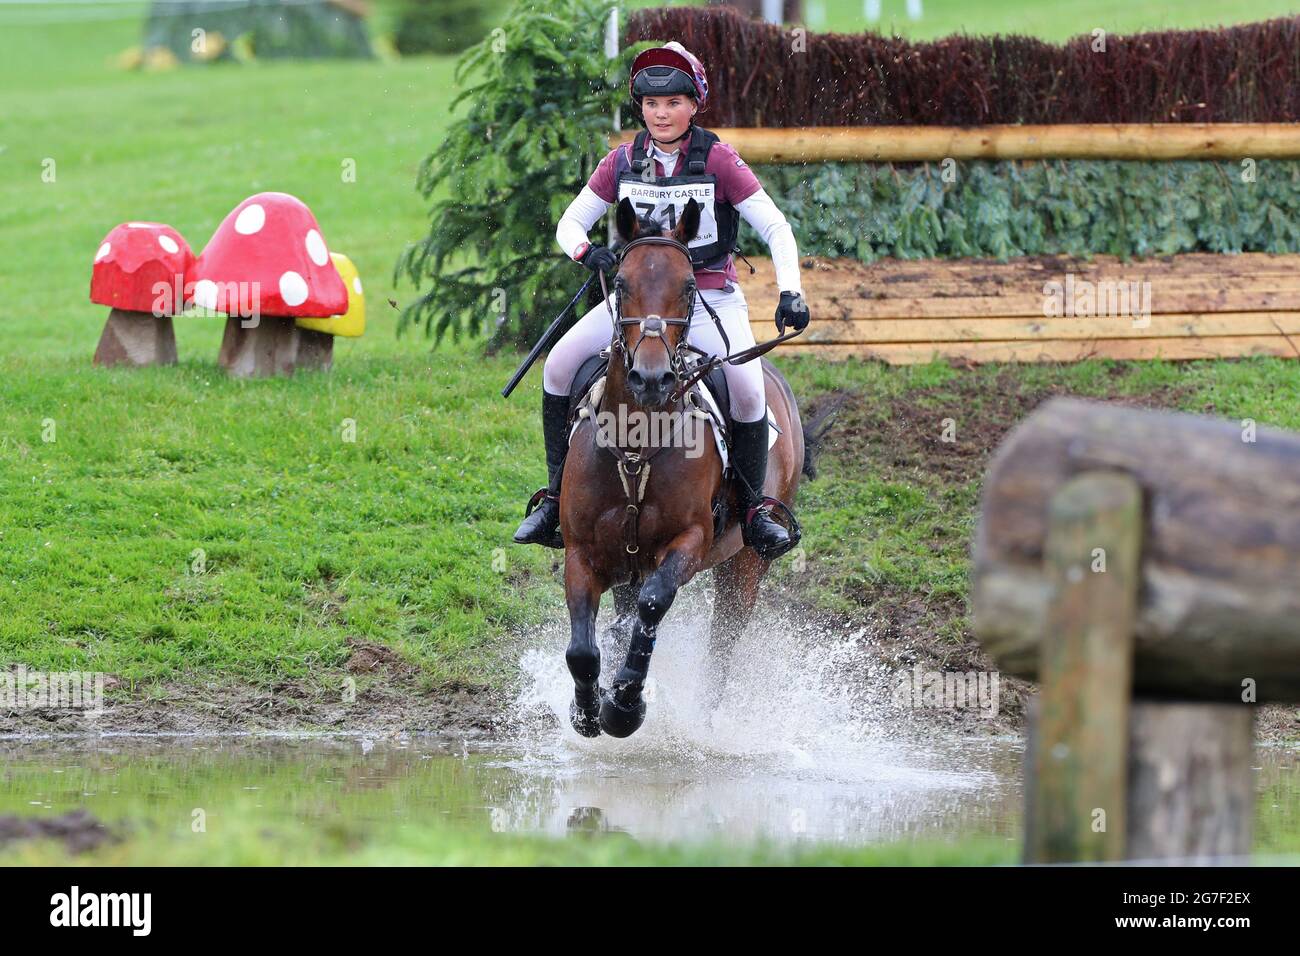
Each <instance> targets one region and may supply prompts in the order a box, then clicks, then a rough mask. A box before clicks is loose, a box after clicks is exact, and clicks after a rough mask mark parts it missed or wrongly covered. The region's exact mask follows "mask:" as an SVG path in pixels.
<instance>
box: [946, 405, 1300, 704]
mask: <svg viewBox="0 0 1300 956" xmlns="http://www.w3.org/2000/svg"><path fill="white" fill-rule="evenodd" d="M1093 470H1102V471H1112V472H1118V473H1120V474H1123V475H1127V476H1129V477H1131V478H1132V479H1133V480H1135V481H1136V482H1137V483H1138V485H1139V486H1140V487H1141V489H1142V493H1143V498H1144V507H1143V512H1144V515H1145V522H1146V527H1145V540H1144V544H1143V549H1142V562H1141V584H1142V587H1141V599H1140V602H1139V606H1138V610H1137V617H1136V621H1135V625H1134V633H1135V638H1136V639H1135V645H1134V664H1133V686H1134V691H1135V693H1137V694H1139V695H1147V696H1153V697H1169V696H1174V697H1180V698H1183V699H1191V700H1211V701H1223V702H1234V703H1239V702H1240V701H1241V700H1242V699H1243V689H1244V688H1246V687H1251V688H1253V690H1254V692H1255V694H1256V695H1257V699H1258V700H1259V701H1289V702H1293V701H1300V436H1298V435H1296V434H1293V433H1290V432H1285V431H1282V430H1279V429H1271V428H1258V429H1255V430H1253V432H1252V430H1251V428H1248V427H1246V426H1244V425H1243V424H1242V423H1238V422H1232V421H1222V420H1216V419H1210V418H1206V417H1203V416H1197V415H1186V414H1179V413H1170V412H1153V411H1139V410H1134V409H1132V408H1126V407H1120V406H1114V405H1107V404H1104V403H1097V402H1083V401H1078V400H1075V399H1053V400H1051V401H1049V402H1047V403H1045V404H1044V405H1043V406H1041V407H1040V408H1039V409H1038V410H1037V411H1035V412H1034V413H1033V414H1032V415H1030V416H1029V417H1028V418H1027V419H1026V420H1025V421H1024V422H1022V423H1021V424H1020V425H1019V426H1018V427H1017V428H1016V429H1014V430H1013V431H1012V432H1011V433H1010V435H1009V436H1008V437H1007V438H1006V439H1005V440H1004V441H1003V443H1002V445H1001V447H1000V448H999V449H998V451H997V453H996V455H995V456H994V458H993V460H992V462H991V463H990V465H989V471H988V475H987V478H986V480H985V484H984V491H983V502H982V507H981V514H980V521H979V527H978V530H977V532H976V538H975V547H974V568H973V577H972V610H973V618H974V624H975V629H976V632H977V633H978V634H979V637H980V640H981V643H982V644H983V645H984V647H985V649H986V650H987V651H988V652H989V653H990V654H991V655H992V656H993V657H994V659H995V660H997V662H998V664H999V665H1000V666H1001V667H1002V669H1003V670H1005V671H1007V672H1009V673H1012V674H1016V675H1018V676H1022V677H1028V678H1031V679H1032V678H1034V677H1036V676H1037V674H1038V670H1039V656H1040V643H1041V640H1042V635H1043V634H1044V632H1045V628H1046V627H1047V614H1048V608H1049V605H1050V602H1051V596H1052V594H1053V586H1052V583H1051V580H1050V579H1049V577H1048V575H1047V573H1046V572H1045V570H1044V555H1045V554H1046V541H1047V529H1048V506H1049V502H1050V500H1051V498H1052V495H1053V494H1054V493H1055V492H1056V491H1057V489H1059V488H1060V487H1061V486H1063V485H1064V484H1065V483H1066V482H1068V481H1069V480H1070V479H1071V478H1072V477H1074V476H1076V475H1078V474H1081V473H1083V472H1087V471H1093Z"/></svg>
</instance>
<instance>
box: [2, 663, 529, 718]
mask: <svg viewBox="0 0 1300 956" xmlns="http://www.w3.org/2000/svg"><path fill="white" fill-rule="evenodd" d="M349 643H350V645H351V647H352V654H351V656H350V658H349V659H348V662H347V665H346V668H345V670H343V671H342V672H339V673H337V674H329V675H327V676H324V677H322V678H321V679H319V680H317V681H314V682H311V683H308V682H290V681H284V682H280V683H277V684H274V685H268V686H258V685H251V684H237V683H228V682H227V683H220V684H218V683H212V682H205V681H201V680H196V681H194V682H182V681H172V682H169V683H167V684H165V685H163V686H162V687H161V688H159V687H157V686H151V687H150V688H149V689H148V690H147V691H146V690H145V689H143V688H136V689H132V688H130V687H127V686H124V685H122V684H121V683H119V682H116V681H112V680H110V681H109V682H107V684H108V686H107V688H106V692H105V701H104V712H103V714H102V715H100V716H97V717H91V716H88V715H87V714H85V713H83V712H79V711H76V710H70V709H60V708H38V709H30V710H27V709H24V710H15V711H8V712H3V711H0V734H21V735H31V734H92V735H93V734H103V733H185V734H222V733H232V732H283V731H326V732H336V733H345V732H375V733H399V732H404V733H432V734H439V735H443V736H447V737H453V738H456V739H470V740H474V739H481V738H488V737H492V736H494V735H495V734H496V732H497V731H498V724H499V722H500V719H501V716H502V714H503V712H504V711H505V708H506V705H507V703H508V701H509V699H510V694H509V692H508V691H505V690H499V689H494V688H489V687H484V686H475V685H459V684H448V685H442V686H438V687H433V688H429V687H426V686H424V685H423V684H422V682H421V681H420V680H419V675H418V672H417V671H416V669H415V668H414V667H413V666H411V665H410V664H408V663H406V662H405V661H403V660H402V659H401V658H400V657H399V656H398V655H397V654H395V653H394V652H393V651H392V650H391V649H389V648H387V647H384V646H382V645H379V644H374V643H371V642H368V641H360V640H353V641H350V642H349Z"/></svg>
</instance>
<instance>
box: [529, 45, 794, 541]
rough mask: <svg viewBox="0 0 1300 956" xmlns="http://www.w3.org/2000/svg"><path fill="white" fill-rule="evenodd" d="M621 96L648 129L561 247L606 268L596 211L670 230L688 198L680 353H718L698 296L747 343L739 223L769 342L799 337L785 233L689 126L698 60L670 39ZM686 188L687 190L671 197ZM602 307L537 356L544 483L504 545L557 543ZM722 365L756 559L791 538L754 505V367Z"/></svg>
mask: <svg viewBox="0 0 1300 956" xmlns="http://www.w3.org/2000/svg"><path fill="white" fill-rule="evenodd" d="M629 88H630V92H631V96H632V102H633V105H634V107H635V110H636V116H637V118H638V119H639V120H640V122H641V125H642V126H644V127H645V128H646V132H645V133H639V134H638V135H637V138H636V141H635V142H634V143H631V144H623V145H621V146H619V147H616V148H615V149H613V150H611V151H610V152H609V154H608V155H606V156H605V158H604V159H602V160H601V161H600V164H599V165H598V166H597V167H596V171H595V172H594V173H593V174H592V176H591V178H590V179H589V180H588V181H587V185H586V186H584V187H583V189H582V192H581V193H579V194H578V196H577V198H576V199H574V200H573V202H572V203H570V204H569V208H568V209H566V210H565V212H564V215H563V216H562V217H561V218H560V222H559V225H558V227H557V228H556V230H555V238H556V241H558V242H559V244H560V248H561V249H563V250H564V252H565V254H566V255H568V256H571V257H572V258H573V259H574V260H576V261H577V262H580V263H582V264H583V265H584V266H586V267H587V268H588V269H591V270H593V271H595V270H605V271H608V270H610V269H613V268H614V267H615V265H616V264H617V256H616V254H615V253H614V252H613V251H612V250H610V249H608V248H607V247H605V246H600V245H592V244H591V243H590V242H589V241H588V239H587V230H588V229H590V228H591V227H592V225H594V224H595V222H596V220H597V219H599V218H600V217H601V215H602V214H603V213H604V212H605V210H606V209H608V208H609V207H610V205H612V204H615V203H617V202H618V201H619V200H620V199H621V198H623V197H624V196H633V201H634V203H635V204H636V205H637V206H638V212H639V213H646V212H648V213H650V214H651V215H653V216H655V218H659V219H661V220H662V219H664V218H665V217H667V219H668V221H669V222H676V221H677V219H678V217H679V216H680V214H681V212H682V210H683V208H684V207H685V204H686V199H685V198H674V196H673V194H674V193H676V194H678V196H680V194H682V193H685V192H689V193H691V194H692V195H693V196H694V197H695V198H696V199H697V201H702V202H703V205H704V212H703V214H702V216H701V222H700V228H699V235H697V237H696V238H695V239H694V240H692V241H691V242H690V243H689V248H690V251H691V255H692V263H693V265H694V267H695V281H696V285H697V288H698V289H699V295H698V297H697V300H696V303H695V310H694V313H693V314H692V316H691V325H690V333H689V341H690V344H692V345H694V346H695V347H696V348H699V349H702V350H704V351H705V352H706V353H712V354H714V355H726V354H728V353H727V351H726V349H725V347H724V344H723V341H722V338H721V336H720V335H719V334H718V331H717V328H716V326H715V325H714V323H713V321H712V319H711V318H710V317H709V315H708V313H707V312H706V311H705V308H704V305H703V304H702V303H701V302H700V301H699V299H700V298H706V299H707V300H708V303H709V305H711V306H713V309H714V311H715V312H716V313H717V314H718V318H719V319H720V320H721V322H722V326H723V328H724V329H725V330H726V333H727V338H728V340H729V341H730V343H731V349H732V350H733V351H739V350H740V349H744V348H747V347H749V346H751V345H753V344H754V336H753V333H752V331H751V330H750V327H749V307H748V305H747V304H746V303H745V295H744V293H743V292H741V290H740V285H739V283H738V281H737V276H736V268H735V265H734V263H733V261H732V256H731V253H732V251H733V249H734V247H735V240H736V229H737V219H736V216H737V214H739V215H740V216H742V217H744V220H745V221H746V222H747V223H749V224H750V226H752V227H753V228H754V229H755V231H757V232H758V234H759V235H760V236H762V237H763V241H764V242H766V243H767V245H768V248H769V249H770V250H771V255H772V263H773V266H774V267H775V270H776V283H777V287H778V289H779V290H780V292H781V302H780V305H779V306H778V307H777V310H776V327H777V331H778V333H781V332H784V331H785V325H786V323H787V322H788V323H789V324H790V325H791V327H792V328H795V329H802V328H804V327H805V326H806V325H807V324H808V319H809V315H808V308H807V306H806V305H805V304H804V301H803V295H802V290H801V286H800V281H799V252H798V249H797V247H796V246H795V240H794V232H793V231H792V230H791V228H790V224H789V223H788V222H787V221H786V218H785V216H784V215H782V213H781V211H780V210H779V209H777V208H776V205H775V204H774V203H773V202H772V199H771V197H769V196H768V194H767V192H766V191H765V190H764V189H763V187H762V185H761V184H760V183H759V181H758V179H757V178H756V177H755V176H754V174H753V172H752V171H751V170H750V169H749V167H748V166H746V165H745V162H744V160H742V159H741V158H740V156H739V155H738V154H737V153H736V151H735V149H733V148H732V147H731V146H728V145H727V144H725V143H723V142H721V141H720V140H718V138H717V136H716V135H714V134H713V133H710V132H709V131H708V130H704V129H701V128H700V127H697V126H695V125H694V124H693V123H692V120H693V118H694V116H695V114H696V113H697V112H698V111H699V110H701V109H703V108H704V105H705V103H706V101H707V99H708V92H709V85H708V80H707V78H706V76H705V72H704V67H703V66H702V65H701V64H700V61H699V60H697V59H696V58H695V57H694V56H693V55H692V54H691V53H690V52H688V51H687V50H686V49H685V48H684V47H683V46H682V45H681V44H679V43H676V42H672V43H668V44H667V45H665V46H662V47H657V48H655V49H651V50H646V51H645V52H644V53H642V54H641V55H640V56H638V57H637V58H636V59H635V60H634V61H633V63H632V75H631V79H630V82H629ZM701 160H702V162H701ZM651 164H653V166H651ZM686 184H689V185H690V186H691V187H692V188H691V189H689V190H686V189H681V188H677V189H673V188H672V187H673V186H679V187H680V186H682V185H686ZM647 200H648V201H647ZM669 207H673V208H671V209H670V208H669ZM612 299H613V296H612V295H611V296H610V301H609V302H608V303H607V304H601V305H598V306H596V308H594V309H592V310H591V311H590V312H588V313H587V314H586V315H584V316H583V317H582V318H581V319H579V320H578V321H577V322H576V323H574V325H573V327H572V328H570V329H569V331H568V332H566V333H565V334H564V336H563V337H562V338H561V339H560V340H559V342H557V343H556V344H555V346H554V347H553V348H552V349H551V351H550V354H549V355H548V356H547V359H546V365H545V367H544V371H543V375H542V431H543V435H544V437H545V443H546V465H547V469H548V473H549V478H550V484H549V486H548V487H547V488H545V489H543V490H542V491H539V492H538V493H537V495H534V497H533V503H536V508H535V510H532V511H531V512H530V513H528V514H527V515H526V516H525V518H524V521H523V524H521V525H520V526H519V530H518V531H517V532H515V537H514V540H515V541H516V542H518V543H520V544H542V545H546V546H548V547H556V548H562V547H563V546H564V545H563V542H562V541H561V539H560V534H559V530H558V525H559V517H560V503H559V489H560V472H561V470H562V466H563V462H564V455H565V451H566V450H567V448H568V437H569V436H568V431H567V428H566V425H567V416H568V403H569V387H570V385H571V384H572V382H573V377H574V376H575V375H576V374H577V371H578V367H579V366H580V365H581V364H582V363H583V362H584V361H585V360H586V359H587V358H588V357H589V356H591V355H594V354H595V353H596V352H599V351H600V350H601V349H602V348H604V347H605V346H607V345H608V344H609V341H610V334H611V333H610V318H609V316H610V313H609V311H608V309H611V308H613V307H614V303H613V301H612ZM722 368H723V370H724V372H725V374H726V377H727V387H728V391H729V392H730V395H731V415H732V462H733V464H734V467H735V468H736V469H737V470H738V471H739V472H740V474H741V475H742V476H743V477H744V479H745V481H744V482H742V483H741V487H740V492H739V493H740V496H741V502H740V503H741V512H742V535H743V538H744V541H745V543H746V544H748V545H750V546H751V547H753V548H754V549H755V550H756V551H757V552H758V553H759V554H760V555H761V556H766V557H776V556H779V555H780V554H783V553H784V552H785V551H787V550H789V548H790V546H791V545H790V538H789V533H788V532H787V531H786V530H785V528H783V527H781V525H779V524H778V523H777V522H776V521H774V520H772V517H771V514H770V512H769V511H768V509H767V508H766V507H764V506H762V505H761V499H762V495H763V482H764V479H765V477H766V473H767V439H768V430H767V399H766V394H765V391H764V384H763V370H762V366H761V364H760V362H759V361H758V360H754V361H751V362H747V363H745V364H744V365H730V364H724V365H723V366H722ZM746 485H747V486H748V487H746ZM750 489H752V491H751V490H750ZM539 496H540V503H538V498H539Z"/></svg>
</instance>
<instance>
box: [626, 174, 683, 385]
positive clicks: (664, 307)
mask: <svg viewBox="0 0 1300 956" xmlns="http://www.w3.org/2000/svg"><path fill="white" fill-rule="evenodd" d="M615 222H616V224H617V227H618V233H619V235H620V236H621V237H622V238H623V240H624V241H625V242H626V243H628V245H627V247H626V248H625V250H624V253H623V257H622V264H621V265H620V267H619V270H618V276H617V277H616V278H615V279H614V288H615V293H616V301H617V302H618V305H619V309H618V311H619V314H618V316H617V318H618V319H619V320H620V328H621V330H622V332H621V334H622V339H623V341H622V345H621V347H622V348H623V349H625V350H626V351H625V353H624V362H625V364H626V366H627V386H628V389H629V391H631V393H632V397H633V398H634V399H636V401H637V404H639V405H641V406H642V407H643V408H658V407H660V406H662V405H665V404H666V403H667V402H668V398H669V396H670V395H671V394H672V391H673V387H674V386H675V385H676V383H677V380H678V376H679V374H680V372H681V352H680V348H681V345H682V344H683V341H684V339H685V338H686V334H687V331H688V329H689V323H690V309H691V308H692V307H693V305H694V301H695V271H694V268H693V267H692V265H691V258H690V253H689V252H688V251H687V250H686V244H687V243H688V242H690V241H691V240H692V239H694V238H695V234H696V232H697V231H698V230H699V227H700V204H699V203H697V202H696V201H695V200H694V199H692V200H690V201H689V202H687V204H686V208H685V209H684V210H683V211H682V217H681V219H680V221H678V223H677V224H676V226H675V227H674V228H672V229H671V230H666V229H665V228H664V227H663V225H662V224H661V223H659V222H657V221H656V220H653V219H649V218H645V217H638V216H637V214H636V210H635V209H634V208H633V206H632V203H631V201H630V200H628V199H624V200H623V201H622V202H620V203H619V204H618V214H617V216H616V218H615ZM648 236H654V237H662V238H666V239H669V240H672V241H671V242H641V243H637V241H636V240H638V239H645V238H646V237H648ZM615 344H616V345H617V344H618V339H617V337H616V339H615Z"/></svg>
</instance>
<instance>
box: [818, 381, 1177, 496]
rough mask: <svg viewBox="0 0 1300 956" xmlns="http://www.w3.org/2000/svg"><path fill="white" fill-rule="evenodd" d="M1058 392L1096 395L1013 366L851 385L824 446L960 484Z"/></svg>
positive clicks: (1162, 392)
mask: <svg viewBox="0 0 1300 956" xmlns="http://www.w3.org/2000/svg"><path fill="white" fill-rule="evenodd" d="M1129 368H1130V367H1129V366H1114V367H1113V369H1112V376H1113V377H1114V378H1116V379H1118V378H1122V377H1124V376H1125V375H1127V374H1129ZM1189 392H1190V389H1189V388H1187V387H1183V386H1178V387H1160V388H1154V389H1150V390H1148V391H1146V392H1142V393H1140V394H1136V395H1123V396H1116V397H1107V398H1105V399H1101V400H1104V401H1107V402H1110V403H1112V404H1117V405H1128V406H1132V407H1134V408H1169V409H1172V408H1178V407H1179V406H1180V404H1181V403H1183V402H1184V401H1185V400H1186V398H1187V395H1188V394H1189ZM1058 395H1071V396H1075V397H1080V398H1091V399H1093V400H1098V399H1096V397H1095V396H1088V395H1082V394H1081V393H1079V392H1077V391H1075V390H1073V389H1071V388H1069V387H1068V386H1066V385H1064V384H1050V385H1046V386H1043V387H1039V388H1026V387H1025V383H1024V382H1023V381H1022V380H1021V378H1020V377H1019V376H1018V375H1017V374H1016V372H1015V370H1014V368H1013V367H1003V368H1001V369H999V370H998V371H997V372H996V373H995V374H993V375H984V374H971V375H958V376H956V377H955V378H953V379H952V380H951V381H948V382H945V383H944V384H943V385H937V386H932V387H930V388H921V389H914V390H912V391H910V392H908V393H907V394H905V395H902V396H898V397H896V398H893V399H890V400H887V401H885V402H883V403H882V402H881V401H879V400H878V399H876V398H874V397H873V396H871V395H867V394H863V393H861V392H856V391H855V392H849V393H847V394H846V398H847V401H846V402H845V404H844V407H843V408H842V409H841V410H840V413H839V415H838V416H837V418H836V420H835V424H834V426H833V428H832V430H831V432H830V434H829V435H828V436H827V439H826V444H825V446H824V448H825V451H824V454H825V457H826V458H829V459H839V460H840V461H841V462H842V463H843V465H844V467H845V468H846V469H850V470H857V471H862V470H863V469H864V468H865V469H869V470H870V471H871V472H872V473H875V474H877V475H879V476H880V477H882V478H885V479H887V480H902V481H915V480H916V479H917V478H918V477H929V478H931V479H932V480H933V481H934V482H935V483H937V484H938V485H940V486H943V485H948V486H963V485H966V484H967V483H969V482H972V481H978V480H979V478H980V477H981V476H982V475H983V474H984V470H985V468H986V467H987V466H988V461H989V458H990V456H991V455H992V453H993V452H994V451H995V450H996V449H997V446H998V444H999V443H1000V442H1001V441H1002V439H1003V438H1004V437H1005V436H1006V434H1007V432H1008V431H1010V430H1011V429H1012V428H1013V427H1014V426H1015V425H1017V424H1019V423H1020V422H1021V421H1022V420H1024V418H1025V417H1026V416H1027V415H1029V413H1030V412H1032V411H1033V410H1034V409H1035V408H1037V407H1038V406H1039V405H1041V404H1042V403H1043V402H1045V401H1047V400H1048V399H1049V398H1053V397H1055V396H1058ZM816 407H817V403H816V402H813V403H811V408H812V410H813V412H815V410H816ZM948 418H950V419H952V420H953V426H954V434H953V437H954V439H955V440H953V441H944V440H943V439H944V437H945V436H944V425H943V421H944V419H948Z"/></svg>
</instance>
